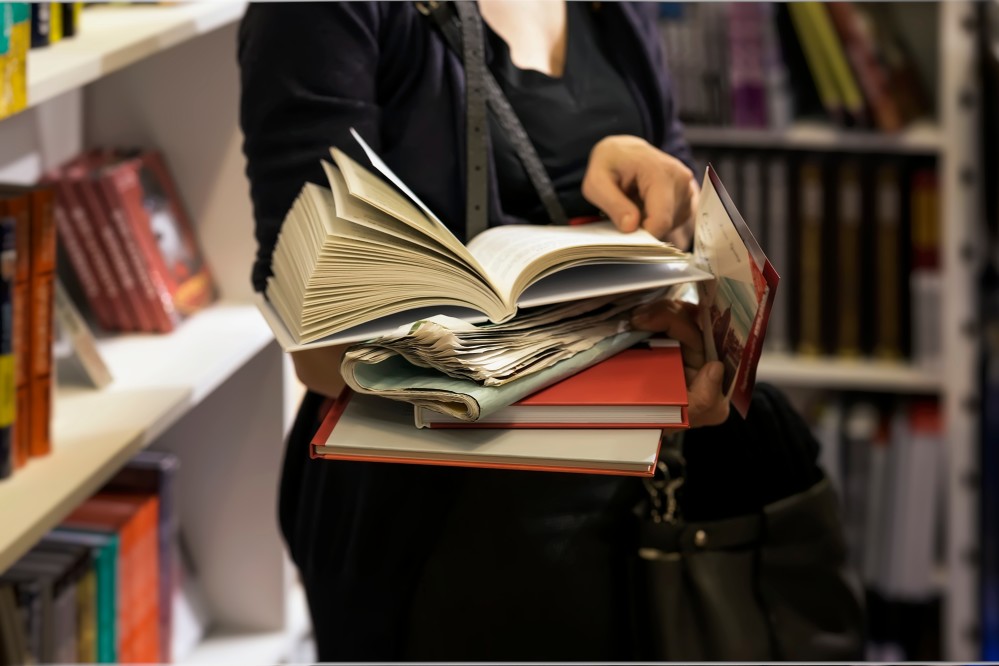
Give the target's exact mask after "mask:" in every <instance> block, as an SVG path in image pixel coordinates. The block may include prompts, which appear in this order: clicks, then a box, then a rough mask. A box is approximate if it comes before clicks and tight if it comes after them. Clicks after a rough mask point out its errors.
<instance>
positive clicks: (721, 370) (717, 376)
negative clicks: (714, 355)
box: [708, 362, 725, 382]
mask: <svg viewBox="0 0 999 666" xmlns="http://www.w3.org/2000/svg"><path fill="white" fill-rule="evenodd" d="M724 374H725V367H724V366H723V365H722V364H721V363H717V362H716V363H712V364H711V367H710V368H708V379H710V380H711V381H713V382H720V381H721V380H722V375H724Z"/></svg>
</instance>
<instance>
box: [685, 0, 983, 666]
mask: <svg viewBox="0 0 999 666" xmlns="http://www.w3.org/2000/svg"><path fill="white" fill-rule="evenodd" d="M975 4H976V3H974V2H970V1H965V0H954V1H952V2H951V1H948V2H937V3H912V4H911V5H907V6H906V7H905V8H899V9H897V10H896V11H894V13H893V15H894V17H895V19H897V20H898V22H899V24H900V26H901V29H902V31H903V32H904V33H905V34H906V35H907V37H908V38H909V40H910V43H911V44H913V45H916V47H917V48H916V49H915V53H914V58H915V60H916V61H917V66H918V67H919V69H920V70H921V71H922V72H924V73H925V75H926V77H927V80H928V81H930V82H931V90H932V91H935V100H934V102H935V103H934V106H935V108H936V114H935V116H936V117H935V119H934V120H932V121H923V122H918V123H915V124H913V125H912V126H910V127H908V128H906V129H904V130H903V131H901V132H899V133H897V134H884V133H879V132H871V131H857V130H848V129H841V128H837V127H834V126H833V125H831V124H830V123H822V122H811V121H809V122H793V123H792V124H791V125H790V126H789V127H786V128H784V129H745V128H735V127H706V126H696V125H695V126H688V127H687V128H686V130H687V132H686V133H687V137H688V139H689V140H690V141H691V144H692V145H693V146H695V147H697V148H733V149H749V150H753V149H779V150H792V151H802V152H811V153H829V154H836V153H842V152H845V153H855V154H877V155H881V156H914V157H924V156H925V157H933V158H936V160H937V167H938V173H939V179H940V181H939V182H940V210H939V213H940V220H941V234H942V238H941V264H942V277H943V286H942V292H941V309H940V312H939V319H940V322H941V328H942V331H941V332H942V336H943V363H942V364H941V367H940V368H939V370H936V371H928V370H924V369H921V368H919V367H916V366H915V365H911V364H906V363H891V364H889V363H884V362H878V361H867V360H865V361H854V360H845V359H839V358H834V357H829V358H803V357H799V356H795V355H788V354H778V353H774V352H765V353H764V354H763V358H762V359H761V363H760V367H759V372H758V376H759V378H760V379H761V380H765V381H769V382H771V383H774V384H777V385H780V386H784V387H786V388H788V389H790V390H789V395H791V396H792V397H796V396H797V395H798V394H799V393H801V390H802V389H809V390H819V391H825V390H829V391H870V392H883V393H892V394H899V395H914V394H926V395H936V396H939V398H940V402H941V405H942V409H943V417H944V440H945V442H946V445H947V447H946V451H945V454H944V458H945V465H944V466H945V467H946V472H945V478H944V480H943V482H942V483H943V487H944V504H945V505H946V509H945V510H944V514H943V524H944V526H945V527H944V547H943V550H944V553H945V554H944V564H943V566H942V568H941V570H940V574H939V578H940V587H941V590H942V591H943V615H942V623H943V626H942V630H941V634H942V637H943V658H944V659H947V660H956V661H973V660H976V659H979V658H980V657H981V647H982V646H981V639H980V636H979V632H980V601H979V594H980V592H979V590H980V585H979V571H978V564H977V561H978V540H979V538H980V536H981V534H980V531H981V527H980V525H979V488H978V483H979V482H978V481H977V479H979V478H980V477H979V475H978V471H979V466H980V460H981V458H980V453H979V446H980V445H981V441H980V433H979V419H980V416H981V415H980V411H979V410H980V406H979V396H980V391H981V386H980V383H979V378H978V377H979V373H980V367H979V365H980V356H979V350H980V344H981V342H980V340H979V333H978V327H977V325H976V324H977V323H978V320H979V317H980V314H979V313H978V309H979V308H978V288H977V283H976V276H977V275H978V271H979V269H980V266H981V263H982V256H981V253H982V252H983V251H984V248H983V247H982V244H981V238H982V234H981V233H980V231H979V229H980V226H981V224H982V220H983V214H982V211H981V210H980V209H979V208H980V203H979V202H980V197H981V188H982V184H981V182H980V174H981V164H980V159H981V158H980V150H981V148H980V146H979V145H978V142H980V137H978V136H976V135H977V128H978V127H979V126H980V125H979V93H980V82H979V81H978V80H977V79H976V78H975V77H976V67H975V65H976V54H975V47H976V44H975V36H974V26H975V23H976V20H977V19H976V15H975ZM910 10H911V11H910Z"/></svg>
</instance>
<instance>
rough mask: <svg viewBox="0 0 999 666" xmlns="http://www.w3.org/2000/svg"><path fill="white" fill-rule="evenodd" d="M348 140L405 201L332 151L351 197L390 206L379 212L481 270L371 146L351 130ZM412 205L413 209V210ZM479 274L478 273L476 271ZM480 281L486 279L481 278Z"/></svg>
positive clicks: (385, 184)
mask: <svg viewBox="0 0 999 666" xmlns="http://www.w3.org/2000/svg"><path fill="white" fill-rule="evenodd" d="M350 134H351V136H353V137H354V140H356V141H357V143H358V145H360V146H361V149H362V150H364V154H365V155H366V156H367V158H368V160H369V161H370V162H371V165H372V166H373V167H375V169H377V170H378V172H379V173H381V174H382V175H383V176H385V178H386V179H388V181H389V182H390V183H392V185H395V186H396V187H398V188H399V190H400V191H401V192H403V194H405V195H406V197H409V200H408V201H407V200H406V198H405V197H404V196H402V195H400V194H399V193H398V192H396V191H395V190H393V189H392V187H391V186H390V185H388V184H387V183H385V182H384V181H382V180H381V179H379V178H378V177H377V176H375V175H374V174H372V173H371V172H369V171H368V170H367V169H365V168H364V167H362V166H361V165H359V164H358V163H357V162H355V161H353V160H351V159H350V158H349V157H347V156H346V155H344V154H343V153H342V152H340V151H339V150H337V149H336V148H333V149H332V151H333V152H334V159H335V160H336V162H337V166H339V167H340V169H341V170H344V165H343V164H341V163H340V159H339V158H337V157H336V155H337V154H339V155H340V156H342V157H343V159H344V164H346V165H348V167H349V169H350V173H349V174H348V173H346V172H345V173H344V177H345V178H346V179H347V184H348V186H349V187H350V192H351V194H353V195H355V196H358V197H360V198H361V199H364V200H365V201H367V202H368V203H369V204H371V205H373V206H375V207H377V208H382V205H386V206H390V207H389V208H383V210H385V212H387V213H390V214H392V215H395V216H396V217H398V218H399V219H400V220H402V221H403V222H406V223H407V224H411V225H412V226H414V228H417V229H419V230H420V231H422V232H423V233H425V234H427V235H428V236H431V237H432V238H434V239H436V240H437V241H438V242H440V244H441V245H443V246H444V247H446V248H448V249H449V250H451V251H452V252H454V253H455V254H456V255H457V256H458V257H460V258H461V259H462V261H466V262H468V264H469V266H472V267H473V268H475V269H476V270H480V269H481V266H478V265H477V264H476V262H475V260H474V259H473V258H472V255H471V254H469V252H468V250H467V249H466V248H465V245H464V244H463V243H462V242H461V241H460V240H458V239H457V238H456V237H455V235H454V234H453V233H451V230H450V229H448V228H447V226H446V225H445V224H444V223H443V222H441V221H440V218H438V217H437V216H436V215H434V213H433V211H431V210H430V208H429V207H428V206H427V205H426V204H425V203H423V201H421V200H420V198H419V197H418V196H416V193H415V192H413V190H411V189H409V186H408V185H406V184H405V183H404V182H402V179H401V178H399V177H398V176H397V175H395V172H394V171H392V170H391V169H389V167H388V165H387V164H385V162H384V161H383V160H382V158H381V157H379V155H378V153H376V152H375V151H374V150H372V149H371V146H369V145H368V144H367V142H365V140H364V139H362V138H361V135H360V134H358V133H357V131H356V130H354V129H353V128H351V130H350ZM355 186H358V187H360V188H361V190H358V191H357V192H355V190H354V187H355ZM362 191H363V192H364V193H365V194H367V195H372V196H374V197H375V199H374V200H368V199H366V198H365V196H364V195H362V194H361V192H362ZM414 205H415V208H414ZM480 272H481V271H480ZM483 277H487V276H485V275H484V274H483Z"/></svg>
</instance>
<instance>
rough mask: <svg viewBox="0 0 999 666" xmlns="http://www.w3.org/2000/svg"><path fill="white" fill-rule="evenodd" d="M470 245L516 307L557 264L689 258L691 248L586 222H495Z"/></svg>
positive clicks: (606, 225)
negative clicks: (549, 224) (502, 223)
mask: <svg viewBox="0 0 999 666" xmlns="http://www.w3.org/2000/svg"><path fill="white" fill-rule="evenodd" d="M468 250H469V252H471V253H472V255H474V256H475V258H476V259H478V261H479V263H480V264H481V265H482V267H483V269H484V270H485V271H486V273H487V274H488V275H489V277H490V279H491V280H492V282H493V284H495V285H496V287H497V290H498V291H499V294H500V295H501V296H502V297H503V298H504V299H506V300H507V302H508V303H509V304H510V306H511V307H512V306H513V305H515V304H516V303H517V300H518V298H519V297H520V295H521V293H522V292H523V291H524V290H525V289H526V288H527V287H528V286H529V285H530V284H531V283H533V282H534V281H536V280H537V279H538V278H540V277H542V276H544V275H545V274H547V273H550V272H552V269H556V268H565V267H568V266H573V265H581V264H584V263H587V262H589V261H592V260H597V261H599V262H600V263H608V262H609V261H610V262H614V261H617V262H619V263H629V262H656V263H662V262H668V261H670V260H673V261H676V262H678V263H685V262H688V261H689V257H688V256H687V255H686V254H685V253H683V252H681V251H680V250H677V249H676V248H674V247H673V246H671V245H669V244H666V243H662V242H660V241H658V240H656V239H655V238H654V237H653V236H652V235H651V234H649V233H648V232H646V231H644V230H638V231H636V232H634V233H630V234H625V233H621V232H620V231H618V230H617V228H615V227H614V225H613V223H611V222H599V223H594V224H585V225H580V226H538V225H521V224H510V225H504V226H500V227H493V228H491V229H487V230H486V231H484V232H482V233H481V234H479V235H478V236H476V237H475V238H473V239H472V240H471V241H469V243H468Z"/></svg>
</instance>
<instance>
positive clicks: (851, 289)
mask: <svg viewBox="0 0 999 666" xmlns="http://www.w3.org/2000/svg"><path fill="white" fill-rule="evenodd" d="M838 189H839V211H838V216H837V217H838V224H837V242H836V246H837V247H836V251H837V254H838V256H839V261H838V262H837V263H838V265H839V268H838V270H837V272H836V279H837V280H838V281H839V289H838V291H837V304H836V305H837V307H836V318H835V320H836V324H837V326H836V353H837V354H839V355H841V356H845V357H851V358H853V357H857V356H859V355H860V351H861V347H860V311H859V308H858V307H857V303H858V302H859V299H860V291H861V282H860V251H861V248H860V243H861V238H860V218H861V189H860V175H859V173H858V169H857V165H856V164H855V163H853V162H849V161H848V162H844V163H842V164H841V165H840V166H839V169H838Z"/></svg>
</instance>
